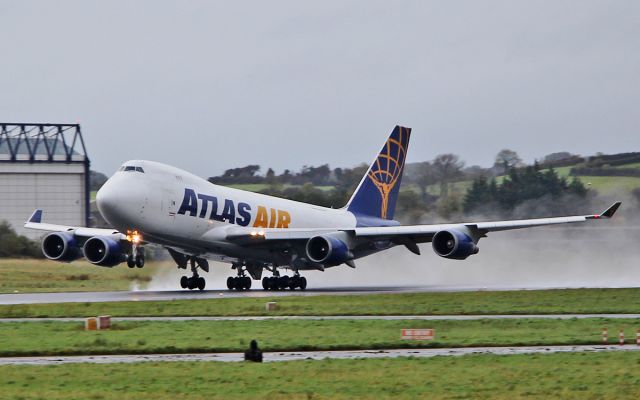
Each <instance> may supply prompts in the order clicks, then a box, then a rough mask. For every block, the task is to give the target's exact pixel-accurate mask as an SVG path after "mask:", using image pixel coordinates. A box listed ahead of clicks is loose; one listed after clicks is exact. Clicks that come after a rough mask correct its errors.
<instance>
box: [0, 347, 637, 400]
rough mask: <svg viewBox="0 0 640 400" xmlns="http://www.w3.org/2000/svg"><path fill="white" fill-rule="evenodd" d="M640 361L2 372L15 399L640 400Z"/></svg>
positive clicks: (424, 361)
mask: <svg viewBox="0 0 640 400" xmlns="http://www.w3.org/2000/svg"><path fill="white" fill-rule="evenodd" d="M638 367H639V361H638V355H637V354H636V353H630V352H620V353H613V352H610V353H573V354H546V355H513V356H494V355H473V356H463V357H436V358H415V359H412V358H400V359H369V360H322V361H313V360H309V361H292V362H279V363H268V364H267V363H265V364H255V363H217V362H211V363H202V362H200V363H194V362H191V363H140V364H110V365H100V364H94V365H91V366H87V365H86V364H67V365H56V366H17V367H16V366H0V389H1V390H2V397H3V398H7V399H36V398H37V399H49V400H62V399H65V400H66V399H83V400H84V399H105V400H110V399H117V400H139V399H141V398H149V399H157V400H164V399H171V400H173V399H189V400H191V399H194V400H199V399H207V400H209V399H225V400H229V399H230V400H233V399H285V398H286V399H416V398H425V399H433V400H441V399H523V398H527V399H536V400H537V399H545V400H547V399H558V398H562V399H576V400H577V399H579V400H583V399H623V400H627V399H630V400H631V399H634V400H635V399H637V398H639V397H640V374H639V373H638V372H637V371H638Z"/></svg>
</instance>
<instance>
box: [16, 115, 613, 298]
mask: <svg viewBox="0 0 640 400" xmlns="http://www.w3.org/2000/svg"><path fill="white" fill-rule="evenodd" d="M410 134H411V129H409V128H404V127H401V126H396V127H395V129H394V130H393V132H392V133H391V135H390V136H389V138H388V139H387V141H386V142H385V144H384V146H383V147H382V150H381V151H380V154H378V156H377V157H376V158H375V160H374V161H373V163H372V164H371V166H370V167H369V170H368V171H367V173H366V174H365V175H364V177H363V178H362V180H361V181H360V184H359V185H358V187H357V188H356V190H355V193H354V194H353V196H352V197H351V199H350V200H349V202H348V203H347V204H346V205H345V206H344V207H343V208H340V209H332V208H325V207H319V206H315V205H312V204H305V203H300V202H296V201H291V200H286V199H281V198H277V197H272V196H266V195H263V194H258V193H252V192H246V191H242V190H238V189H232V188H227V187H222V186H218V185H214V184H212V183H210V182H208V181H206V180H204V179H202V178H200V177H197V176H195V175H193V174H190V173H189V172H186V171H183V170H180V169H178V168H174V167H171V166H169V165H165V164H160V163H157V162H153V161H142V160H134V161H127V162H125V163H124V164H123V165H122V166H121V167H120V169H119V170H118V171H117V172H116V173H115V174H114V175H113V176H112V177H111V178H110V179H109V180H108V181H107V182H106V183H105V184H104V186H102V188H101V189H100V190H99V191H98V194H97V196H96V203H97V206H98V210H100V213H101V214H102V216H103V217H104V219H105V220H106V221H107V222H108V223H109V224H110V225H111V226H113V227H114V229H96V228H85V227H75V226H63V225H53V224H47V223H43V222H42V210H36V211H35V212H34V213H33V215H31V217H30V218H29V220H28V221H27V223H26V224H25V227H27V228H31V229H40V230H43V231H49V232H50V233H49V234H47V235H46V236H45V237H44V239H43V240H42V251H43V253H44V255H45V256H46V257H47V258H49V259H51V260H56V261H63V262H70V261H73V260H76V259H78V258H80V257H83V256H84V257H85V258H86V259H87V260H88V261H89V262H91V263H93V264H95V265H98V266H101V267H113V266H116V265H118V264H120V263H123V262H126V263H127V264H128V266H129V267H130V268H133V267H136V266H137V267H142V266H144V262H145V259H144V249H143V246H144V245H145V244H146V243H156V244H159V245H161V246H163V247H165V248H166V249H167V250H168V251H169V253H170V254H171V256H172V257H173V259H174V260H175V262H176V264H177V266H178V268H183V269H190V271H191V274H190V276H183V277H182V279H181V280H180V284H181V286H182V287H183V288H185V289H186V288H188V289H196V288H197V289H200V290H203V289H204V288H205V279H204V277H202V276H200V275H199V274H198V271H199V270H202V271H206V272H208V271H209V263H208V262H207V260H217V261H222V262H226V263H230V264H231V266H232V268H233V269H234V270H235V274H234V275H236V276H233V277H229V278H228V279H227V286H228V288H229V289H230V290H231V289H236V290H246V289H249V288H251V282H252V280H251V278H253V279H255V280H260V279H262V287H263V288H264V289H265V290H283V289H286V288H289V289H292V290H293V289H305V288H306V287H307V281H306V279H305V278H304V277H302V276H301V275H300V272H301V271H305V270H322V271H324V269H325V268H329V267H335V266H337V265H341V264H346V265H348V266H349V267H352V268H355V260H356V259H358V258H362V257H365V256H368V255H371V254H374V253H377V252H380V251H383V250H387V249H390V248H391V247H394V246H398V245H402V246H405V247H406V248H407V249H408V250H409V251H411V252H413V253H415V254H420V249H419V247H418V244H420V243H427V242H431V243H432V247H433V251H434V252H435V253H436V254H437V255H439V256H441V257H445V258H449V259H455V260H464V259H466V258H467V257H469V256H471V255H473V254H476V253H478V241H479V240H480V239H481V238H483V237H485V236H486V235H487V234H488V233H489V232H494V231H504V230H510V229H521V228H530V227H534V226H541V225H554V224H566V223H573V222H585V221H589V220H597V219H604V218H611V217H612V216H613V214H614V213H615V212H616V210H617V209H618V207H619V206H620V202H617V203H615V204H613V205H612V206H611V207H609V208H608V209H607V210H606V211H604V212H603V213H601V214H594V215H581V216H571V217H556V218H541V219H527V220H514V221H495V222H463V223H456V224H441V225H401V224H400V223H399V222H398V221H395V220H394V219H393V214H394V209H395V206H396V201H397V199H398V193H399V190H400V182H401V180H402V172H403V170H404V164H405V158H406V155H407V147H408V145H409V136H410ZM282 268H286V269H290V270H291V271H292V274H293V276H292V277H288V276H281V275H280V271H279V270H280V269H282ZM264 271H268V273H270V274H271V276H265V277H263V274H264Z"/></svg>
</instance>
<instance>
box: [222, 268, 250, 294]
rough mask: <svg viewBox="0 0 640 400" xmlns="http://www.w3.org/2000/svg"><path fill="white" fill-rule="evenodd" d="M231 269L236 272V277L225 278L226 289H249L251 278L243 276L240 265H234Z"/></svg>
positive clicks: (243, 272)
mask: <svg viewBox="0 0 640 400" xmlns="http://www.w3.org/2000/svg"><path fill="white" fill-rule="evenodd" d="M232 268H233V269H235V270H237V271H238V276H230V277H228V278H227V288H228V289H229V290H249V289H251V277H249V276H246V275H245V271H244V269H243V268H242V265H240V264H234V265H233V267H232Z"/></svg>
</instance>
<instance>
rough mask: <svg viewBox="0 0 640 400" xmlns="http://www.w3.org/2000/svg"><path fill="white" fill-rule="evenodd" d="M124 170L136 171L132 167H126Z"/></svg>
mask: <svg viewBox="0 0 640 400" xmlns="http://www.w3.org/2000/svg"><path fill="white" fill-rule="evenodd" d="M124 170H125V171H135V170H136V167H132V166H130V165H127V166H126V167H124Z"/></svg>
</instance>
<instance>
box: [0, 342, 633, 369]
mask: <svg viewBox="0 0 640 400" xmlns="http://www.w3.org/2000/svg"><path fill="white" fill-rule="evenodd" d="M603 351H640V347H638V346H632V345H625V346H615V345H611V346H604V345H600V346H594V345H581V346H522V347H466V348H440V349H397V350H355V351H348V350H347V351H294V352H265V353H263V356H264V361H266V362H274V361H295V360H323V359H368V358H398V357H420V358H423V357H436V356H464V355H470V354H495V355H514V354H551V353H575V352H603ZM243 357H244V355H243V354H242V353H201V354H132V355H98V356H49V357H2V358H0V365H56V364H72V363H90V364H116V363H139V362H166V361H170V362H177V361H182V362H189V361H222V362H238V361H242V360H243Z"/></svg>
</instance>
